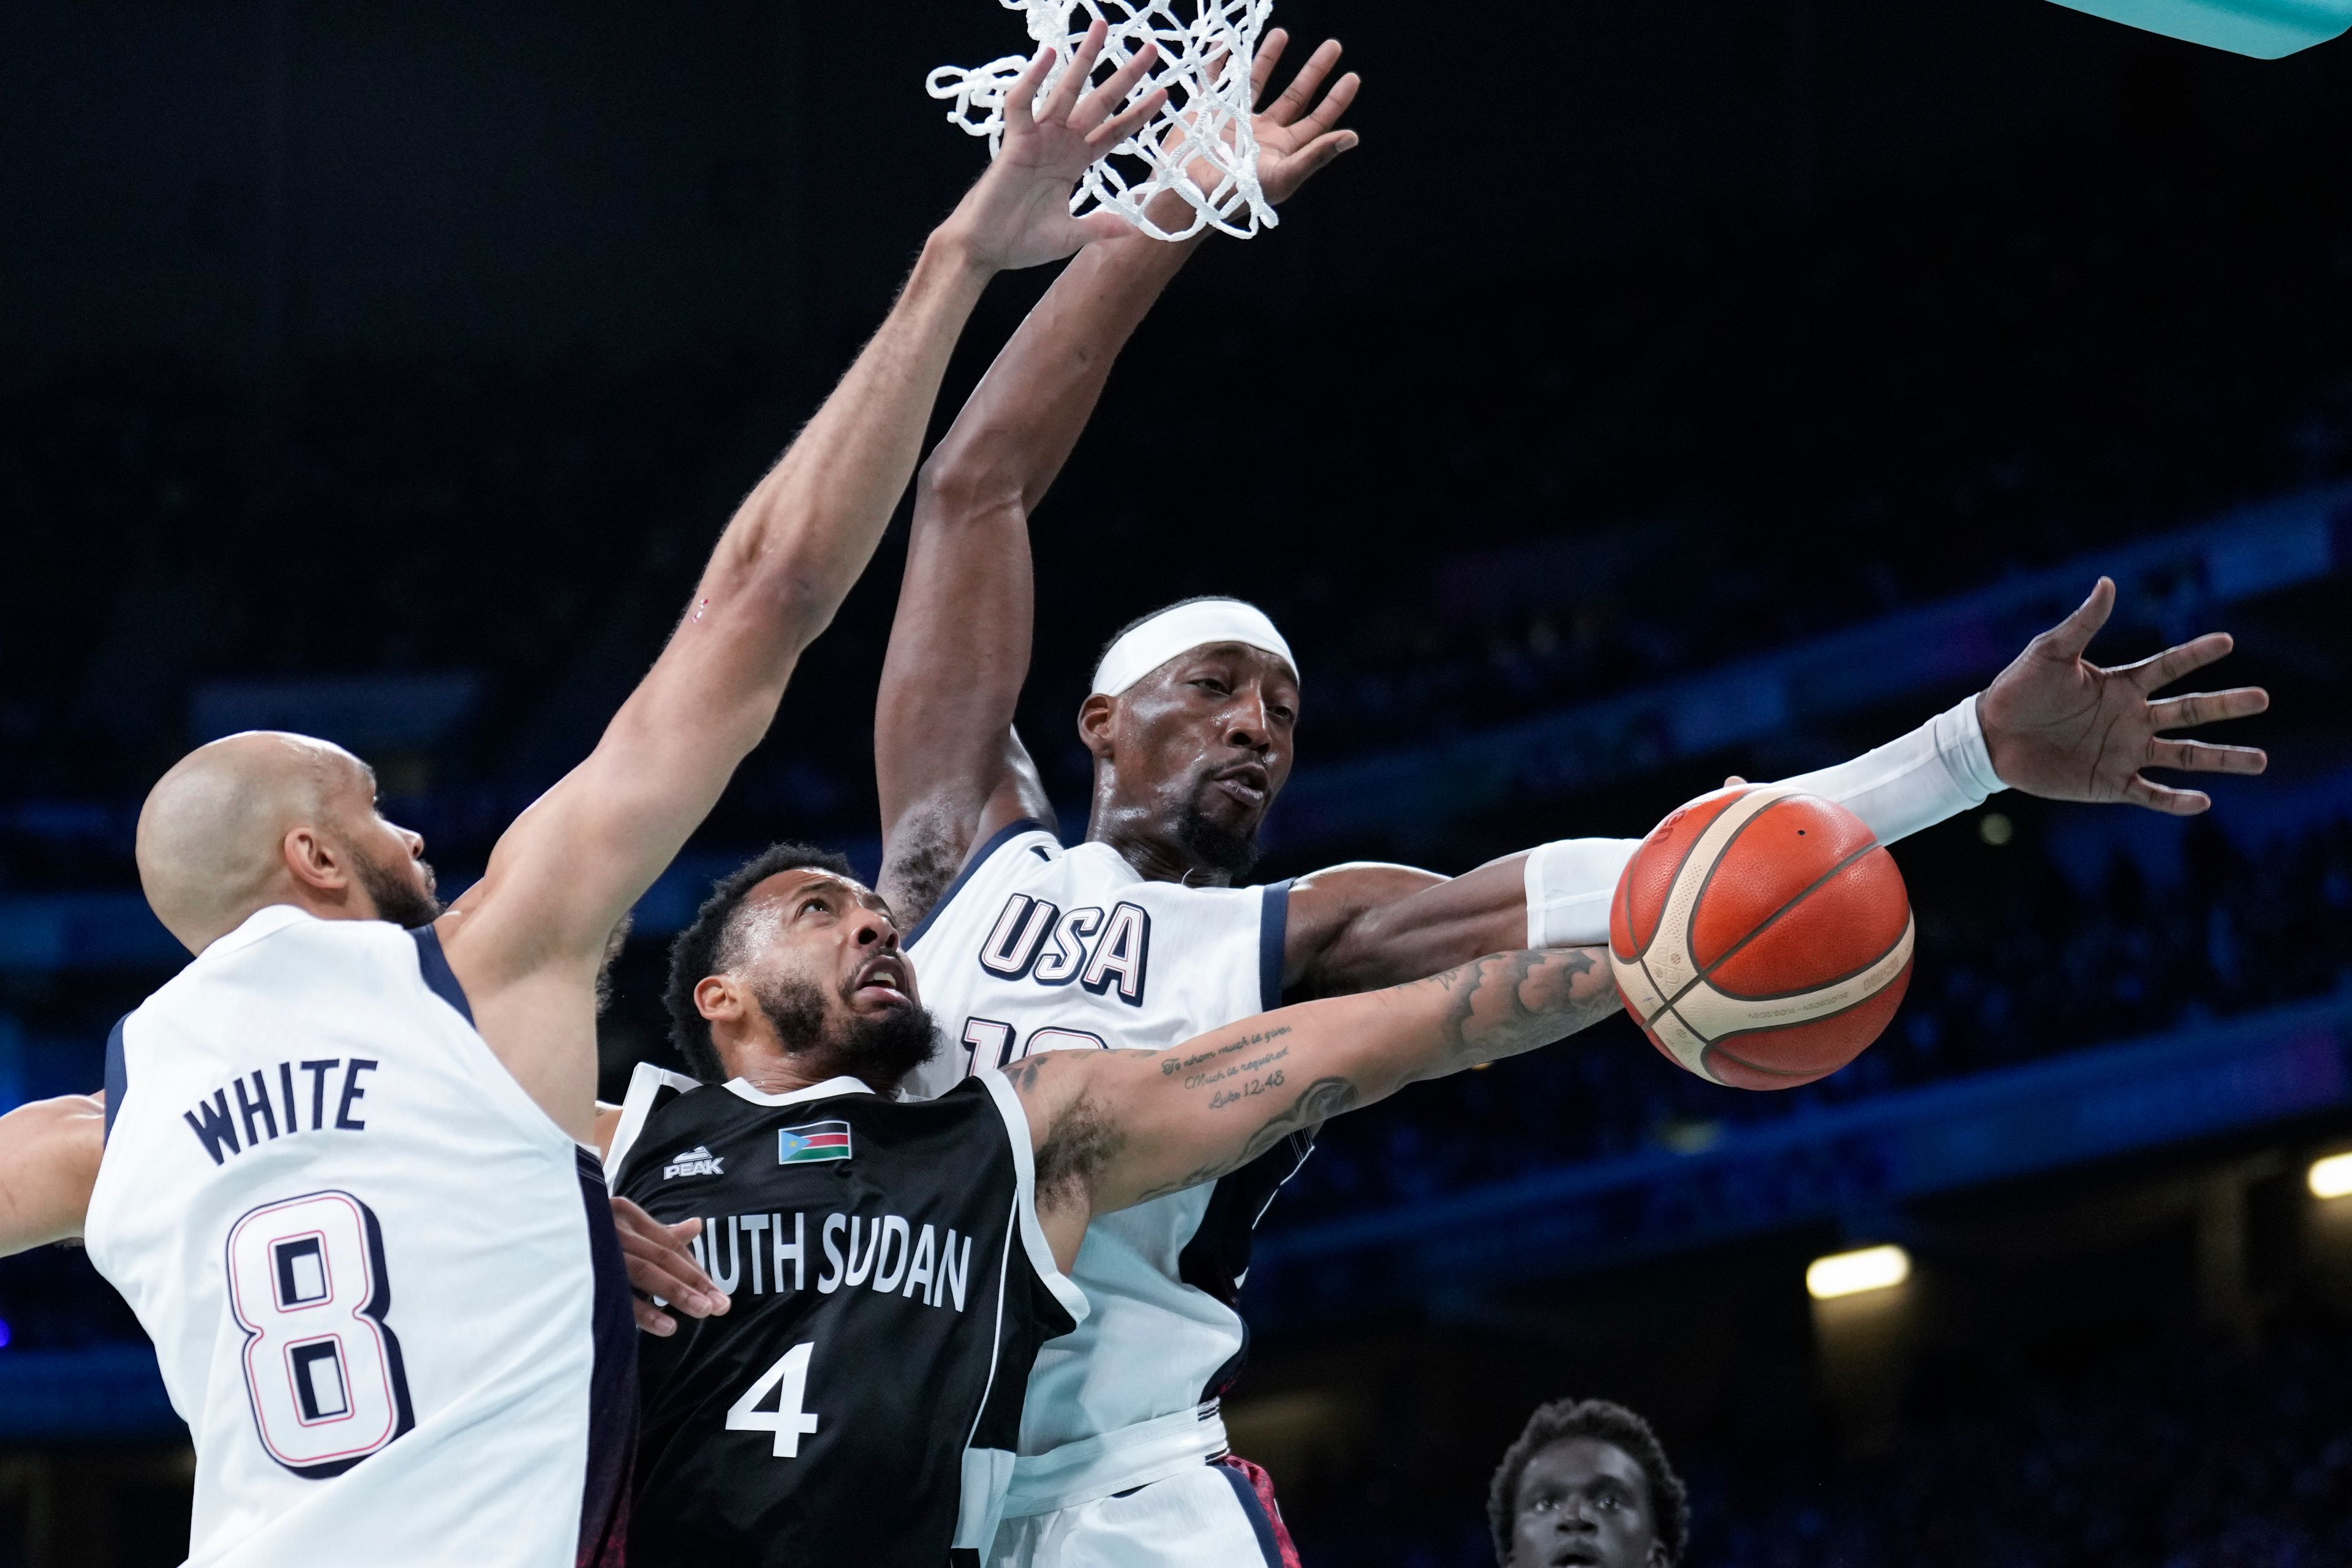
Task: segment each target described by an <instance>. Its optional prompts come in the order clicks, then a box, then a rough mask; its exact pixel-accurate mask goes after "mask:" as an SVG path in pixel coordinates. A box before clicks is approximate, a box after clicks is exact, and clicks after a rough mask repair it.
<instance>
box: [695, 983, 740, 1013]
mask: <svg viewBox="0 0 2352 1568" xmlns="http://www.w3.org/2000/svg"><path fill="white" fill-rule="evenodd" d="M694 1010H695V1011H696V1012H698V1013H699V1014H701V1015H702V1016H704V1017H706V1018H708V1019H709V1020H710V1021H711V1022H712V1023H719V1022H720V1021H722V1020H732V1019H736V1018H740V1017H741V1016H743V996H742V994H741V992H740V991H739V990H738V989H737V988H736V985H735V982H734V979H733V978H732V977H731V976H730V975H725V974H706V975H704V976H703V977H702V978H701V979H700V980H699V981H698V982H696V983H695V987H694Z"/></svg>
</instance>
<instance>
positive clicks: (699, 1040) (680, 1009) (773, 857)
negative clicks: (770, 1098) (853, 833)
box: [662, 844, 856, 1083]
mask: <svg viewBox="0 0 2352 1568" xmlns="http://www.w3.org/2000/svg"><path fill="white" fill-rule="evenodd" d="M803 869H814V870H819V871H831V872H833V873H834V874H835V875H836V876H842V877H855V876H856V871H854V870H852V869H851V868H850V864H849V861H848V858H846V857H845V856H841V855H836V854H835V853H834V852H833V851H832V850H830V849H819V848H818V847H816V846H815V845H814V844H772V845H770V846H768V847H767V848H765V849H762V850H761V851H760V853H759V854H757V855H755V856H753V857H752V858H751V859H749V860H746V861H745V862H744V863H743V864H742V865H740V866H738V867H737V868H735V869H734V870H732V871H730V872H729V873H727V875H726V876H724V877H721V878H720V879H719V880H718V881H717V882H716V883H714V884H713V885H712V886H711V889H710V897H709V898H707V899H705V900H702V908H701V909H699V910H696V911H695V915H694V923H693V924H691V925H689V926H688V927H687V928H686V929H685V930H684V931H680V932H678V933H677V941H676V942H672V943H670V948H669V985H668V987H667V989H666V990H665V991H663V993H662V1005H663V1006H664V1007H666V1008H667V1009H668V1010H669V1041H670V1044H671V1045H673V1046H676V1047H677V1054H678V1055H679V1056H681V1057H684V1058H686V1066H687V1070H688V1072H691V1073H692V1074H694V1076H695V1077H697V1078H698V1079H701V1080H702V1081H703V1082H705V1083H719V1082H720V1081H722V1080H724V1079H725V1078H726V1077H727V1069H726V1068H725V1067H723V1066H722V1065H720V1063H719V1047H717V1046H716V1045H715V1044H713V1043H712V1041H711V1038H710V1020H709V1019H708V1018H706V1017H704V1016H702V1015H701V1013H699V1012H698V1011H697V1010H696V1008H695V1005H694V988H695V987H696V986H698V985H699V984H702V982H703V981H704V980H705V979H706V978H707V977H709V976H710V975H713V974H716V973H719V971H720V970H722V969H725V968H726V967H727V965H728V963H729V961H730V959H731V958H732V956H733V955H732V954H730V953H729V952H727V939H728V936H729V934H730V932H731V931H733V929H734V925H735V911H736V910H739V909H740V908H741V907H742V905H743V900H744V897H745V895H747V894H749V893H750V892H751V889H754V888H756V887H758V886H759V885H760V884H761V883H762V882H764V881H766V880H767V879H769V878H771V877H772V876H774V875H776V874H777V873H778V872H780V871H798V870H803Z"/></svg>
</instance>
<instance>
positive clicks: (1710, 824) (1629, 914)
mask: <svg viewBox="0 0 2352 1568" xmlns="http://www.w3.org/2000/svg"><path fill="white" fill-rule="evenodd" d="M1771 790H1772V786H1770V785H1769V784H1768V785H1766V786H1764V787H1763V788H1762V789H1761V790H1750V791H1748V792H1747V794H1748V795H1764V796H1765V798H1766V800H1767V802H1768V804H1769V801H1771V800H1773V799H1778V798H1780V795H1775V794H1772V793H1771ZM1745 798H1747V796H1742V797H1739V798H1735V799H1734V800H1732V801H1731V802H1730V803H1729V804H1727V805H1725V806H1724V808H1723V809H1722V810H1720V811H1718V812H1717V813H1716V814H1715V815H1714V816H1711V817H1709V818H1708V819H1707V821H1706V826H1704V827H1701V828H1700V829H1699V830H1698V831H1697V832H1696V833H1694V834H1692V835H1691V837H1690V842H1689V843H1687V844H1685V845H1684V846H1683V847H1682V850H1681V852H1680V853H1679V854H1677V855H1676V856H1675V864H1674V869H1673V870H1672V871H1671V872H1669V873H1668V874H1667V877H1666V891H1665V895H1664V897H1663V898H1661V899H1660V900H1658V920H1657V924H1656V925H1654V927H1652V928H1651V931H1650V935H1649V939H1648V940H1647V941H1646V942H1643V941H1638V940H1637V941H1636V943H1635V946H1634V949H1633V956H1634V957H1636V958H1640V957H1643V956H1644V955H1645V954H1647V953H1648V952H1649V951H1650V949H1652V948H1653V947H1655V946H1656V945H1657V942H1658V938H1659V937H1660V936H1662V935H1664V932H1665V930H1666V921H1667V917H1668V916H1669V915H1670V914H1671V913H1672V912H1673V910H1674V900H1675V889H1678V888H1680V887H1681V886H1682V880H1683V873H1684V871H1685V870H1686V869H1688V868H1689V866H1690V863H1691V857H1692V856H1694V855H1696V854H1697V853H1698V849H1699V846H1700V845H1702V844H1704V843H1706V837H1707V835H1708V834H1710V833H1713V832H1715V831H1716V830H1717V828H1718V827H1720V826H1722V825H1723V820H1724V818H1725V817H1727V816H1731V815H1732V813H1734V812H1735V811H1737V810H1738V809H1739V806H1740V805H1741V802H1742V800H1743V799H1745ZM1694 804H1696V803H1694ZM1683 809H1684V810H1685V811H1688V810H1689V809H1690V807H1689V806H1687V805H1686V806H1685V807H1683ZM1749 815H1750V816H1753V815H1755V814H1754V813H1753V812H1751V813H1750V814H1749ZM1637 858H1638V856H1637ZM1632 871H1633V868H1632V867H1628V868H1626V871H1625V873H1624V874H1623V875H1621V876H1620V877H1619V878H1618V879H1617V886H1618V888H1619V889H1620V890H1621V891H1622V892H1623V893H1624V895H1625V934H1626V935H1627V936H1628V937H1638V932H1637V931H1636V930H1635V921H1634V916H1633V875H1632Z"/></svg>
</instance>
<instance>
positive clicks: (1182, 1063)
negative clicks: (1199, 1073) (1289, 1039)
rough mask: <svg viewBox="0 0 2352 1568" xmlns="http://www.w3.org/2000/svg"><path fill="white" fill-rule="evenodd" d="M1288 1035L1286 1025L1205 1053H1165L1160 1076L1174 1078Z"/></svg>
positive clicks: (1246, 1036)
mask: <svg viewBox="0 0 2352 1568" xmlns="http://www.w3.org/2000/svg"><path fill="white" fill-rule="evenodd" d="M1288 1033H1290V1026H1288V1025H1283V1026H1280V1027H1278V1028H1272V1029H1260V1030H1258V1031H1257V1032H1256V1033H1255V1034H1249V1035H1244V1036H1243V1037H1241V1038H1240V1039H1238V1040H1229V1041H1227V1042H1226V1043H1225V1044H1223V1045H1222V1046H1217V1047H1213V1048H1212V1049H1209V1050H1205V1051H1165V1052H1162V1053H1161V1054H1160V1075H1161V1076H1162V1077H1165V1078H1173V1077H1175V1076H1176V1075H1177V1074H1178V1073H1180V1072H1182V1071H1184V1070H1185V1069H1187V1068H1197V1067H1201V1066H1203V1065H1204V1064H1206V1063H1209V1062H1213V1061H1215V1060H1217V1059H1218V1058H1221V1057H1229V1056H1232V1055H1234V1053H1235V1052H1236V1051H1246V1050H1248V1049H1250V1048H1251V1047H1255V1046H1262V1045H1264V1044H1265V1043H1266V1042H1267V1041H1268V1040H1278V1039H1280V1038H1281V1037H1283V1036H1285V1035H1286V1034H1288Z"/></svg>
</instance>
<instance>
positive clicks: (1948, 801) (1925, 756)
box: [1780, 697, 2007, 844]
mask: <svg viewBox="0 0 2352 1568" xmlns="http://www.w3.org/2000/svg"><path fill="white" fill-rule="evenodd" d="M1780 782H1781V783H1782V784H1789V785H1790V786H1792V787H1794V788H1797V789H1801V790H1804V791H1805V792H1807V793H1808V794H1811V795H1820V796H1821V797H1822V798H1823V799H1824V800H1833V801H1835V802H1837V803H1838V804H1839V805H1843V806H1844V807H1845V808H1846V809H1847V810H1848V811H1851V812H1853V814H1854V815H1855V816H1859V817H1860V818H1862V820H1863V821H1864V824H1866V825H1867V826H1869V828H1870V831H1871V832H1872V833H1874V834H1875V835H1877V837H1878V841H1879V842H1880V843H1881V844H1892V843H1894V842H1895V840H1896V839H1898V838H1908V837H1910V836H1911V835H1912V834H1914V833H1916V832H1918V831H1919V830H1920V829H1921V828H1923V827H1933V826H1936V824H1937V823H1939V822H1941V821H1943V820H1945V819H1946V818H1947V817H1953V816H1958V815H1959V814H1960V813H1962V812H1964V811H1970V810H1973V809H1975V808H1976V807H1977V806H1979V805H1983V804H1984V803H1985V797H1986V796H1988V795H1993V794H1995V793H1996V792H1998V791H2000V790H2001V789H2004V788H2006V787H2007V786H2006V785H2004V784H2002V783H2001V782H2000V774H1998V773H1994V772H1993V771H1992V753H1991V752H1989V751H1987V750H1986V749H1985V738H1984V730H1983V728H1982V726H1980V725H1979V723H1978V722H1977V700H1976V699H1975V698H1973V697H1971V698H1969V699H1968V700H1966V701H1964V702H1962V703H1960V704H1959V705H1958V706H1957V707H1953V708H1948V709H1947V710H1944V711H1943V712H1941V713H1938V714H1937V715H1936V716H1935V717H1934V718H1933V719H1930V720H1928V721H1927V722H1926V723H1925V724H1922V725H1920V726H1919V727H1918V728H1917V729H1916V730H1914V731H1911V732H1910V733H1909V734H1907V735H1906V736H1904V737H1903V738H1902V739H1901V740H1899V741H1890V742H1887V743H1886V744H1885V745H1884V746H1881V747H1879V748H1878V749H1877V750H1876V751H1872V752H1864V753H1863V754H1862V755H1861V756H1858V757H1856V758H1854V759H1853V761H1852V762H1850V763H1838V764H1837V766H1835V767H1833V768H1822V769H1821V770H1819V771H1818V772H1815V773H1801V774H1799V775H1798V776H1797V777H1795V778H1792V779H1783V780H1781V781H1780Z"/></svg>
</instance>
